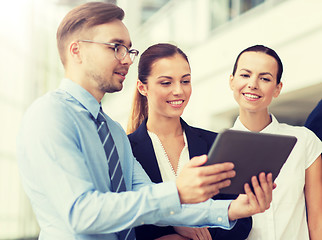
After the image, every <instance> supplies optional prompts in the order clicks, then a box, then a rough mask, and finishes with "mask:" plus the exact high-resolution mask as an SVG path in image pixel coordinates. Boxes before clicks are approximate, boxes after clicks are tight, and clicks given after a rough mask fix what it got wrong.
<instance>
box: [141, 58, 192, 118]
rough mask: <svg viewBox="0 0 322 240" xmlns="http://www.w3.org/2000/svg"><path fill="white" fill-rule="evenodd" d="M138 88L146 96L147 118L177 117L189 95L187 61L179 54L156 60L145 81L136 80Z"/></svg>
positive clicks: (189, 78) (189, 74) (188, 68)
mask: <svg viewBox="0 0 322 240" xmlns="http://www.w3.org/2000/svg"><path fill="white" fill-rule="evenodd" d="M138 89H139V91H140V93H141V94H142V95H144V96H146V97H147V100H148V107H149V111H148V112H149V118H150V117H152V115H153V116H154V117H156V118H160V117H166V118H173V117H178V118H179V117H180V116H181V115H182V113H183V110H184V109H185V107H186V106H187V104H188V101H189V99H190V95H191V70H190V66H189V63H188V62H187V61H186V60H185V59H184V58H183V57H182V56H181V55H180V54H175V55H174V56H171V57H167V58H162V59H159V60H157V61H156V62H155V63H153V64H152V68H151V74H150V76H149V77H148V78H147V83H146V84H142V83H141V82H140V81H138Z"/></svg>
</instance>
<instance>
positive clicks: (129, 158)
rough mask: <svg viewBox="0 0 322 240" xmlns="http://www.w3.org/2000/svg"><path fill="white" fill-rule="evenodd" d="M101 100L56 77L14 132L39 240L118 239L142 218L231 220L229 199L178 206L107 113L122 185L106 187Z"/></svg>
mask: <svg viewBox="0 0 322 240" xmlns="http://www.w3.org/2000/svg"><path fill="white" fill-rule="evenodd" d="M99 108H100V104H99V103H98V102H97V101H96V99H95V98H94V97H93V96H92V95H91V94H90V93H89V92H87V91H86V90H85V89H83V88H82V87H81V86H80V85H78V84H76V83H74V82H73V81H71V80H69V79H63V81H62V83H61V86H60V88H59V89H57V90H56V91H53V92H50V93H47V94H46V95H45V96H43V97H41V98H39V99H38V100H36V101H35V102H34V103H33V104H32V106H31V107H30V108H29V109H28V110H27V112H26V114H25V116H24V118H23V122H22V127H21V130H20V132H19V135H18V139H17V154H18V167H19V170H20V174H21V178H22V182H23V186H24V189H25V191H26V193H27V195H28V197H29V198H30V200H31V204H32V207H33V210H34V212H35V214H36V217H37V220H38V223H39V225H40V229H41V231H40V237H39V239H40V240H44V239H45V240H58V239H59V240H64V239H81V240H83V239H95V240H98V239H117V236H116V234H115V232H119V231H121V230H123V229H127V228H130V227H135V226H139V225H142V224H155V225H179V226H182V225H185V226H187V225H188V226H199V227H204V226H210V227H215V226H222V227H223V228H225V229H230V228H232V227H233V225H234V222H229V220H228V216H227V212H228V206H229V204H230V201H213V200H209V201H206V202H204V203H201V204H191V205H190V204H189V205H181V204H180V200H179V196H178V192H177V188H176V185H175V182H166V183H160V184H152V183H151V181H150V179H149V178H148V176H147V175H146V173H145V172H144V170H143V169H142V167H141V165H140V164H139V163H138V162H137V161H136V160H135V158H134V157H133V154H132V151H131V146H130V143H129V141H128V138H127V136H126V134H125V132H124V130H123V129H122V127H121V126H120V125H119V124H118V123H116V122H114V121H113V120H112V119H110V118H109V117H108V116H107V115H106V116H105V117H106V119H107V124H108V126H109V129H110V131H111V134H112V136H113V138H114V141H115V144H116V146H117V151H118V154H119V157H120V161H121V166H122V170H123V174H124V179H125V184H126V188H127V191H126V192H122V193H114V192H111V191H110V187H111V182H110V177H109V174H108V172H109V171H108V164H107V161H106V157H105V153H104V149H103V147H102V143H101V141H100V138H99V136H98V134H97V127H96V124H95V122H94V121H93V118H94V119H96V117H97V115H98V112H99Z"/></svg>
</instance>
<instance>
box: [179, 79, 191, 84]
mask: <svg viewBox="0 0 322 240" xmlns="http://www.w3.org/2000/svg"><path fill="white" fill-rule="evenodd" d="M181 83H183V84H189V83H190V80H188V79H187V80H182V81H181Z"/></svg>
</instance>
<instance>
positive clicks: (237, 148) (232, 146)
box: [205, 129, 297, 194]
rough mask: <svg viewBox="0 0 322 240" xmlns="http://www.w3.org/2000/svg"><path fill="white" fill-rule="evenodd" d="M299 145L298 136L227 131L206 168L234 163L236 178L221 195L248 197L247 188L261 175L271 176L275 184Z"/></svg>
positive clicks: (211, 150)
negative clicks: (252, 178)
mask: <svg viewBox="0 0 322 240" xmlns="http://www.w3.org/2000/svg"><path fill="white" fill-rule="evenodd" d="M296 141H297V138H296V137H294V136H288V135H278V134H268V133H256V132H247V131H239V130H232V129H227V130H224V131H222V132H221V133H219V134H218V136H217V137H216V139H215V141H214V143H213V145H212V146H211V148H210V150H209V153H208V161H207V162H206V163H205V165H210V164H214V163H223V162H232V163H234V165H235V168H234V170H235V171H236V176H235V177H234V178H231V185H230V186H229V187H226V188H222V189H220V193H225V194H241V193H245V191H244V184H245V183H249V184H250V183H251V177H252V176H258V175H259V173H261V172H265V173H270V172H271V173H272V175H273V181H274V180H275V178H276V177H277V175H278V174H279V172H280V170H281V168H282V166H283V164H284V163H285V161H286V159H287V158H288V156H289V155H290V153H291V151H292V149H293V147H294V145H295V143H296ZM250 186H251V184H250Z"/></svg>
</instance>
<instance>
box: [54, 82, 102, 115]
mask: <svg viewBox="0 0 322 240" xmlns="http://www.w3.org/2000/svg"><path fill="white" fill-rule="evenodd" d="M59 88H60V89H62V90H64V91H66V92H68V93H69V94H70V95H71V96H72V97H74V98H75V99H76V100H77V101H78V102H79V103H80V104H82V105H83V106H84V108H85V109H87V111H88V112H89V113H90V114H92V116H93V117H94V118H95V119H97V116H98V113H99V111H100V103H98V102H97V100H96V99H95V98H94V96H93V95H92V94H90V93H89V92H88V91H87V90H85V89H84V88H83V87H81V86H80V85H79V84H77V83H75V82H73V81H72V80H70V79H68V78H64V79H63V80H62V82H61V84H60V86H59Z"/></svg>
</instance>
